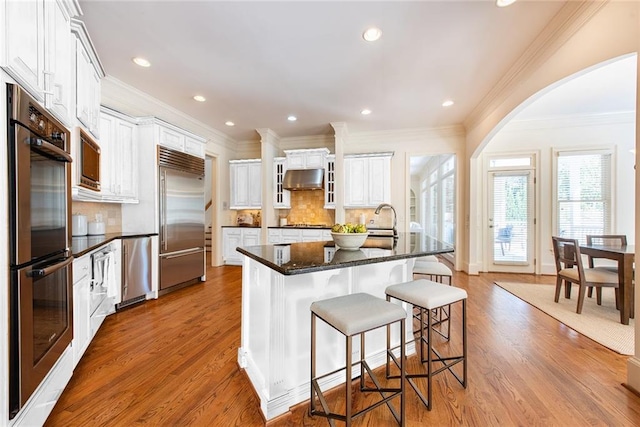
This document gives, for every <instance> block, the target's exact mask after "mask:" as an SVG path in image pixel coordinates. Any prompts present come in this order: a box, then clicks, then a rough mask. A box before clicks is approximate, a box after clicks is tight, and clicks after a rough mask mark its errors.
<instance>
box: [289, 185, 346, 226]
mask: <svg viewBox="0 0 640 427" xmlns="http://www.w3.org/2000/svg"><path fill="white" fill-rule="evenodd" d="M280 217H281V218H285V217H286V218H287V221H288V223H289V224H301V223H305V224H325V225H333V224H334V222H335V217H336V214H335V211H334V210H333V209H325V208H324V191H292V192H291V209H289V210H288V213H287V210H283V211H282V212H281V213H280Z"/></svg>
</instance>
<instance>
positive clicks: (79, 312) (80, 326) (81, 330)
mask: <svg viewBox="0 0 640 427" xmlns="http://www.w3.org/2000/svg"><path fill="white" fill-rule="evenodd" d="M90 288H91V256H90V255H85V256H82V257H80V258H76V259H74V260H73V341H72V342H71V347H72V348H73V366H74V368H75V366H76V365H77V364H78V362H79V361H80V358H81V357H82V355H83V354H84V352H85V350H86V349H87V347H88V346H89V343H90V342H91V335H90V329H89V317H90V315H91V313H89V294H90Z"/></svg>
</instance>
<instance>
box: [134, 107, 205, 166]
mask: <svg viewBox="0 0 640 427" xmlns="http://www.w3.org/2000/svg"><path fill="white" fill-rule="evenodd" d="M139 123H140V125H141V126H150V127H151V128H152V129H153V135H154V139H155V141H156V142H157V144H158V145H162V146H163V147H167V148H171V149H173V150H176V151H181V152H183V153H187V154H191V155H193V156H197V157H200V158H202V159H204V157H205V146H206V140H205V139H204V138H201V137H199V136H197V135H194V134H192V133H190V132H188V131H186V130H184V129H180V128H179V127H177V126H174V125H172V124H170V123H167V122H163V121H162V120H159V119H156V118H155V117H148V118H144V119H140V121H139Z"/></svg>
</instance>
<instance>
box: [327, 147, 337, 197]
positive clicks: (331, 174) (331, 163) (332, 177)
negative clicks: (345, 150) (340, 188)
mask: <svg viewBox="0 0 640 427" xmlns="http://www.w3.org/2000/svg"><path fill="white" fill-rule="evenodd" d="M324 208H325V209H335V208H336V155H335V154H330V155H328V156H327V158H326V165H325V168H324Z"/></svg>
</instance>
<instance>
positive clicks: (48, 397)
mask: <svg viewBox="0 0 640 427" xmlns="http://www.w3.org/2000/svg"><path fill="white" fill-rule="evenodd" d="M73 366H74V365H73V352H72V349H71V347H67V348H66V350H65V351H64V352H63V353H62V355H60V358H59V359H58V361H57V362H56V363H55V365H53V367H52V368H51V370H50V371H49V373H48V374H47V376H46V377H45V378H44V380H42V382H41V383H40V385H39V386H38V387H37V388H36V390H35V391H34V392H33V395H31V397H30V398H29V400H28V401H27V405H26V406H24V407H23V408H22V409H21V410H20V412H19V413H18V415H17V416H16V417H15V418H14V419H13V420H12V422H11V424H10V425H12V426H42V425H44V423H45V421H46V420H47V417H48V416H49V414H50V413H51V411H52V410H53V407H54V406H55V404H56V402H57V401H58V398H60V395H61V394H62V392H63V391H64V388H65V387H66V386H67V384H68V383H69V381H70V380H71V376H72V375H73ZM3 425H4V424H3Z"/></svg>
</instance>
